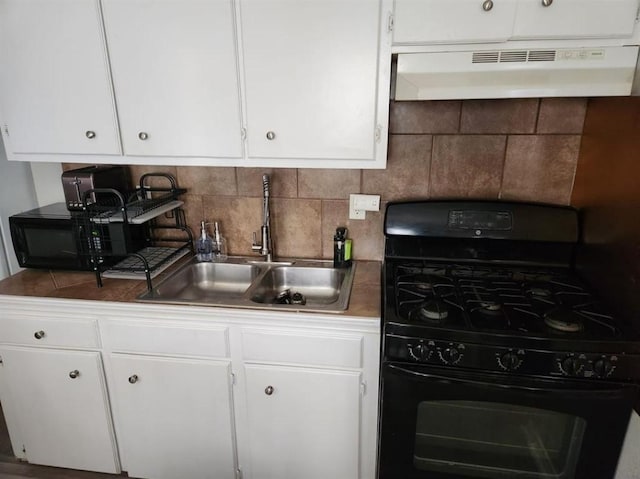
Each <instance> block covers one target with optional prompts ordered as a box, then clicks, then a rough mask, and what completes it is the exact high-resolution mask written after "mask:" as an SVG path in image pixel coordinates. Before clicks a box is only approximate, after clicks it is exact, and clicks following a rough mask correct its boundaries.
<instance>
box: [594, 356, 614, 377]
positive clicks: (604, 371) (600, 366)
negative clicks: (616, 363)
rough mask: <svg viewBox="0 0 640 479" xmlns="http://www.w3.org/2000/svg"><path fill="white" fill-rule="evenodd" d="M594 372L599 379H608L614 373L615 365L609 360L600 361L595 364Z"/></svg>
mask: <svg viewBox="0 0 640 479" xmlns="http://www.w3.org/2000/svg"><path fill="white" fill-rule="evenodd" d="M593 371H594V372H595V373H596V376H598V377H599V378H606V377H608V376H610V375H611V373H612V372H613V364H611V361H609V360H608V359H607V358H602V359H598V360H597V361H596V362H595V363H593Z"/></svg>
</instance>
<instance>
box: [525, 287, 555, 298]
mask: <svg viewBox="0 0 640 479" xmlns="http://www.w3.org/2000/svg"><path fill="white" fill-rule="evenodd" d="M525 292H526V293H527V294H528V295H529V296H531V297H532V298H550V297H551V296H553V291H551V290H550V289H549V288H546V287H544V286H531V287H530V288H527V289H526V290H525Z"/></svg>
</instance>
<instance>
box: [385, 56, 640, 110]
mask: <svg viewBox="0 0 640 479" xmlns="http://www.w3.org/2000/svg"><path fill="white" fill-rule="evenodd" d="M637 63H638V47H637V46H613V47H597V48H591V47H590V48H548V47H546V46H545V48H536V49H531V48H530V49H513V48H510V49H504V50H501V49H470V50H468V51H446V52H438V51H434V52H428V53H399V54H398V57H397V65H396V79H395V80H396V81H395V100H445V99H470V98H526V97H571V96H626V95H630V94H631V92H632V87H633V82H634V76H635V74H636V65H637Z"/></svg>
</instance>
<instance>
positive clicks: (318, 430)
mask: <svg viewBox="0 0 640 479" xmlns="http://www.w3.org/2000/svg"><path fill="white" fill-rule="evenodd" d="M245 372H246V382H247V384H246V387H247V413H248V425H249V431H248V433H249V442H250V444H249V447H250V451H249V455H250V461H251V470H252V471H253V478H254V479H298V478H301V477H304V478H305V479H327V478H329V477H335V478H340V479H356V478H358V474H359V472H358V471H359V451H360V373H358V372H348V371H331V370H321V369H306V368H290V367H277V366H262V365H247V366H245Z"/></svg>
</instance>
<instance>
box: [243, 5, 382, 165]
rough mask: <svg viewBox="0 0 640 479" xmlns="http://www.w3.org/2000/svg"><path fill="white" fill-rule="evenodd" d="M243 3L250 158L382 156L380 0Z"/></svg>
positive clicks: (352, 157) (367, 157)
mask: <svg viewBox="0 0 640 479" xmlns="http://www.w3.org/2000/svg"><path fill="white" fill-rule="evenodd" d="M240 9H241V22H242V38H243V54H244V74H245V85H246V102H247V138H248V154H249V156H250V157H253V158H292V159H296V158H297V159H363V160H367V159H374V157H375V155H374V154H375V132H376V98H377V87H376V85H377V66H378V45H379V22H380V3H379V1H376V0H366V1H362V0H357V1H354V0H349V1H344V0H322V1H320V0H313V1H300V0H240ZM298 165H299V163H298Z"/></svg>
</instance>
